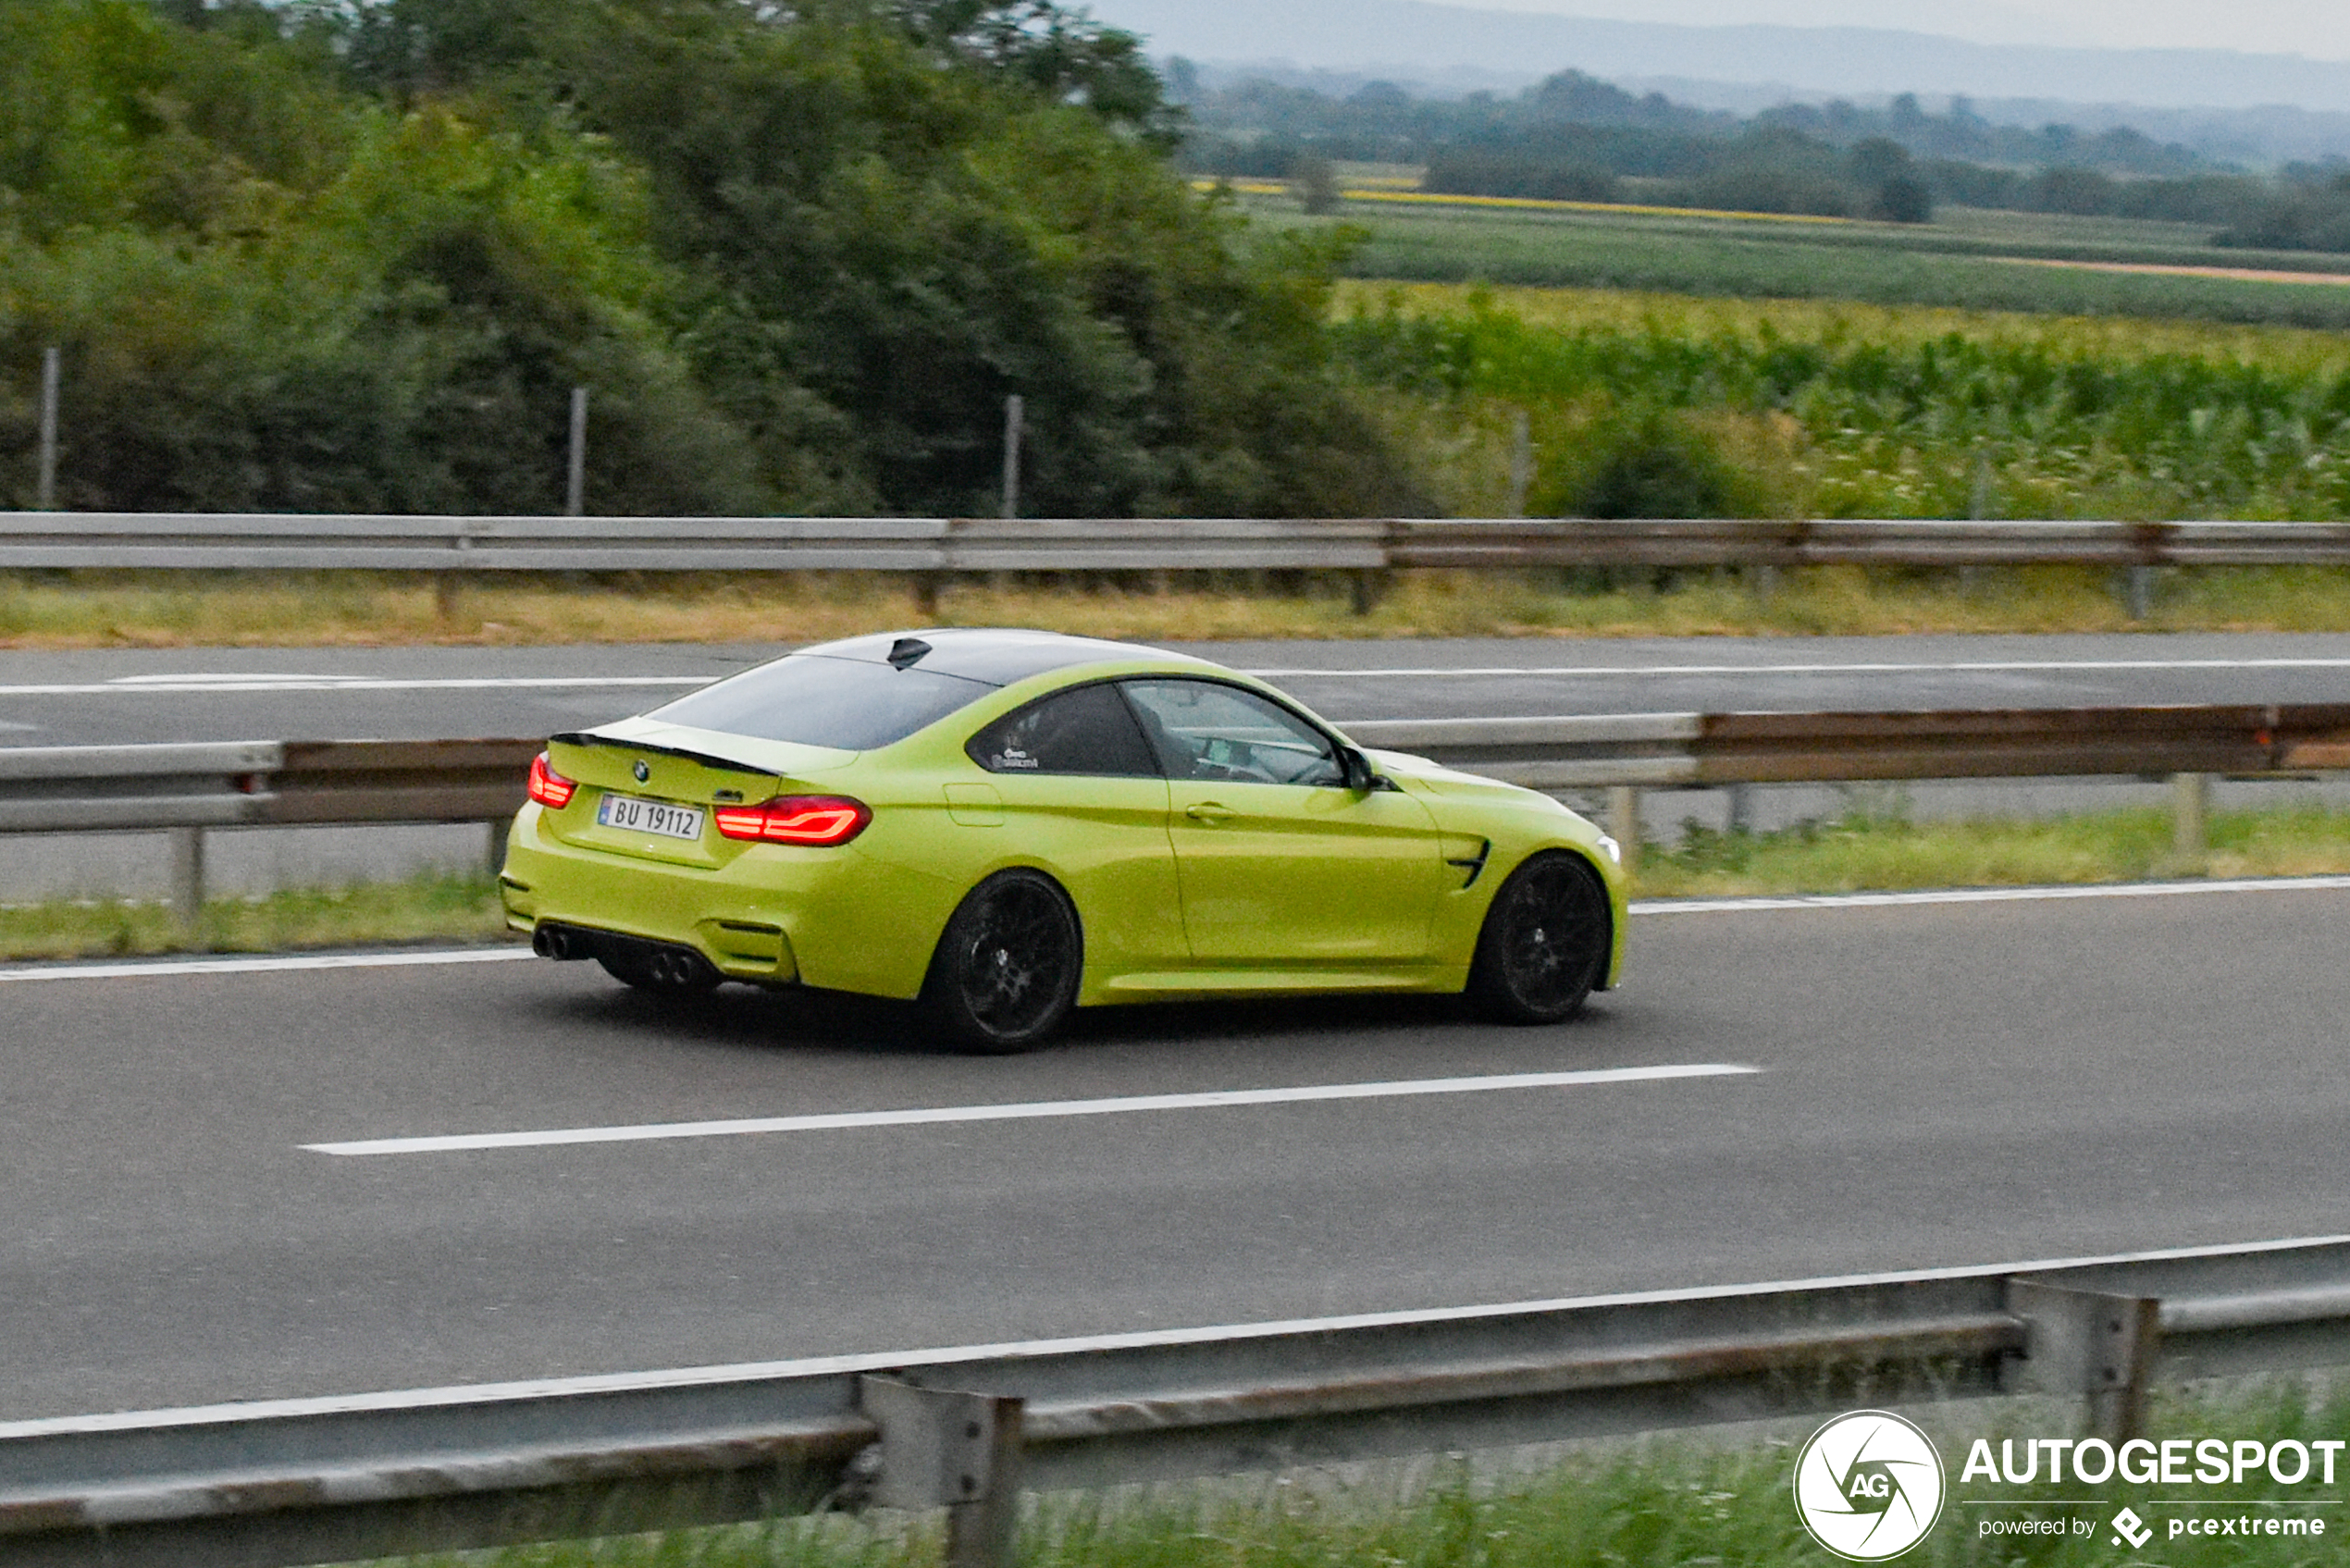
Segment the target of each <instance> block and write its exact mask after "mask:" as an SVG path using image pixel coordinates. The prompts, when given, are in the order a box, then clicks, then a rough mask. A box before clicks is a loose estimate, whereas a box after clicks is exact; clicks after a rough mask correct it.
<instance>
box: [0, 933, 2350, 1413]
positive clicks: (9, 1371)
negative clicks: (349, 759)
mask: <svg viewBox="0 0 2350 1568" xmlns="http://www.w3.org/2000/svg"><path fill="white" fill-rule="evenodd" d="M2345 913H2350V892H2342V891H2333V892H2316V891H2295V892H2287V893H2274V892H2270V893H2258V894H2217V893H2206V894H2196V895H2185V896H2171V897H2139V898H2096V899H2078V900H2067V901H2062V902H2032V901H2016V902H1998V903H1977V904H1968V905H1940V906H1905V907H1867V908H1855V907H1840V908H1821V909H1804V910H1775V911H1770V912H1734V913H1712V914H1674V915H1645V916H1642V917H1640V918H1639V920H1638V921H1637V923H1636V926H1635V930H1634V932H1633V936H1634V946H1633V965H1634V969H1633V974H1632V980H1631V983H1630V985H1629V987H1628V988H1627V989H1626V990H1625V991H1623V992H1621V993H1619V994H1614V995H1613V996H1610V997H1606V998H1603V999H1602V1000H1601V1001H1600V1002H1598V1003H1597V1004H1596V1005H1595V1006H1594V1008H1593V1009H1592V1011H1591V1013H1590V1014H1589V1016H1588V1017H1587V1019H1584V1020H1583V1021H1581V1022H1579V1023H1577V1024H1575V1025H1573V1026H1570V1027H1567V1028H1565V1029H1561V1030H1537V1031H1521V1030H1507V1029H1495V1028H1488V1027H1484V1026H1481V1025H1477V1024H1473V1023H1470V1022H1467V1021H1465V1020H1464V1019H1462V1018H1461V1017H1459V1016H1458V1015H1457V1014H1456V1013H1455V1012H1454V1011H1453V1009H1452V1008H1451V1007H1450V1006H1446V1005H1442V1004H1439V1003H1434V1002H1428V1003H1421V1002H1412V1003H1404V1004H1398V1003H1395V1002H1392V1001H1366V1002H1358V1003H1348V1004H1327V1003H1323V1004H1292V1005H1271V1006H1245V1007H1242V1006H1232V1007H1220V1006H1219V1007H1181V1008H1174V1007H1169V1008H1156V1009H1134V1010H1127V1011H1120V1012H1116V1013H1106V1014H1100V1015H1088V1016H1086V1018H1085V1019H1084V1022H1083V1026H1082V1028H1081V1029H1080V1030H1079V1031H1078V1032H1077V1034H1076V1035H1075V1037H1074V1038H1072V1039H1070V1041H1068V1042H1067V1043H1064V1044H1062V1045H1059V1046H1058V1047H1057V1048H1054V1049H1051V1050H1047V1051H1045V1052H1042V1053H1039V1054H1037V1055H1033V1056H1023V1057H1015V1058H1009V1059H1003V1060H984V1059H981V1060H974V1059H969V1058H964V1057H959V1056H950V1055H944V1054H940V1053H937V1052H934V1051H933V1050H931V1049H928V1048H926V1047H924V1046H923V1045H921V1044H920V1043H918V1042H916V1041H915V1040H914V1039H913V1038H912V1037H911V1035H910V1033H909V1025H908V1020H907V1019H906V1018H905V1017H904V1015H902V1014H901V1013H900V1012H898V1011H897V1010H896V1009H893V1008H887V1007H882V1006H868V1005H861V1004H860V1005H851V1004H848V1003H846V1002H841V1001H826V1000H823V999H816V998H806V997H790V996H785V997H767V996H761V995H756V994H750V993H748V992H737V991H733V990H730V991H728V992H726V993H723V994H720V995H719V996H718V997H716V998H714V999H712V1000H711V1002H709V1003H708V1004H705V1005H703V1006H699V1007H698V1008H696V1009H693V1010H689V1011H686V1012H683V1013H664V1012H662V1011H661V1010H659V1009H658V1008H657V1007H656V1006H653V1005H650V1004H648V1003H647V1002H645V1001H643V1000H641V999H639V998H637V997H635V996H633V995H632V994H627V993H625V992H623V991H622V990H620V989H619V988H618V987H616V986H614V985H612V984H611V983H610V982H607V981H605V980H604V979H603V978H602V976H601V975H600V973H599V972H597V971H595V970H594V969H590V968H588V967H586V966H557V965H552V964H546V963H540V962H538V961H535V960H524V961H519V962H494V963H474V964H466V965H451V966H446V967H414V968H406V969H340V970H323V971H321V970H302V971H293V972H282V971H280V972H266V973H252V972H247V973H229V974H210V975H202V974H189V973H175V974H168V975H163V976H154V977H145V978H114V979H88V978H85V979H75V980H47V981H28V980H23V979H17V978H0V1051H5V1061H6V1074H5V1078H4V1079H0V1082H4V1083H5V1089H4V1090H0V1206H4V1207H5V1212H6V1214H7V1216H9V1220H10V1224H9V1225H8V1226H7V1227H6V1229H5V1230H4V1231H0V1347H5V1348H6V1357H5V1363H4V1364H5V1371H0V1418H10V1417H27V1416H36V1415H43V1414H77V1413H82V1412H90V1411H98V1410H107V1409H122V1408H142V1407H155V1406H163V1405H175V1404H184V1403H191V1402H199V1401H216V1400H222V1399H231V1398H238V1399H251V1398H265V1397H272V1396H282V1395H301V1394H321V1393H331V1392H336V1391H353V1390H365V1389H387V1388H402V1387H414V1386H427V1385H439V1384H449V1383H459V1382H468V1381H482V1380H492V1379H503V1378H516V1377H532V1376H541V1375H547V1376H553V1375H564V1374H576V1373H590V1372H620V1371H635V1370H648V1369H654V1368H662V1367H674V1366H685V1365H696V1364H720V1363H733V1362H741V1361H750V1360H762V1359H769V1358H780V1357H788V1356H799V1355H808V1354H820V1353H825V1352H847V1351H870V1350H915V1349H921V1348H925V1347H931V1346H939V1345H948V1344H957V1343H971V1342H979V1341H996V1340H1012V1339H1021V1338H1028V1337H1035V1336H1051V1335H1063V1334H1078V1333H1087V1332H1097V1331H1112V1330H1122V1329H1132V1328H1143V1327H1174V1326H1202V1325H1212V1324H1218V1323H1230V1322H1242V1321H1255V1320H1263V1319H1268V1318H1277V1317H1292V1316H1304V1315H1321V1314H1330V1313H1342V1312H1351V1311H1373V1310H1385V1309H1402V1308H1411V1307H1419V1306H1440V1305H1457V1304H1467V1303H1486V1302H1505V1301H1512V1300H1524V1299H1534V1298H1547V1297H1556V1296H1562V1295H1570V1294H1577V1293H1582V1292H1589V1291H1599V1290H1613V1289H1639V1288H1661V1287H1672V1286H1706V1285H1723V1284H1730V1283H1738V1282H1747V1281H1760V1280H1769V1279H1787V1278H1808V1277H1817V1276H1824V1275H1835V1274H1841V1273H1846V1272H1850V1271H1861V1270H1876V1269H1907V1268H1916V1267H1925V1266H1942V1265H1966V1264H1996V1263H2002V1262H2010V1261H2021V1260H2027V1259H2035V1258H2050V1257H2062V1256H2073V1255H2083V1254H2094V1253H2111V1252H2119V1251H2127V1250H2132V1249H2138V1248H2151V1247H2159V1246H2185V1245H2195V1244H2214V1245H2216V1244H2224V1243H2239V1242H2249V1241H2261V1240H2267V1239H2272V1238H2280V1237H2289V1236H2295V1235H2317V1234H2329V1233H2333V1232H2338V1231H2340V1230H2343V1229H2344V1228H2345V1226H2344V1213H2345V1200H2350V1166H2345V1164H2344V1161H2343V1158H2342V1154H2341V1149H2342V1135H2343V1130H2344V1127H2345V1126H2350V1054H2346V1053H2345V1049H2344V1029H2343V1022H2342V1020H2343V1019H2345V1018H2350V920H2345V919H2344V915H2345ZM1708 1064H1725V1065H1733V1066H1745V1067H1751V1068H1758V1069H1760V1070H1759V1071H1757V1072H1754V1073H1752V1074H1750V1075H1740V1076H1714V1077H1691V1078H1680V1079H1666V1080H1656V1081H1633V1082H1612V1083H1577V1084H1570V1085H1565V1086H1558V1087H1546V1088H1540V1089H1508V1090H1500V1091H1492V1092H1484V1093H1458V1092H1448V1093H1428V1094H1418V1095H1413V1096H1408V1097H1377V1098H1361V1099H1350V1100H1338V1101H1326V1102H1314V1103H1302V1104H1275V1105H1247V1106H1222V1107H1199V1106H1181V1107H1175V1108H1166V1109H1157V1110H1148V1111H1135V1112H1130V1113H1125V1114H1111V1115H1094V1116H1085V1117H1067V1116H1057V1115H1038V1116H1033V1117H1025V1118H1022V1119H1012V1120H988V1121H958V1122H947V1123H939V1124H921V1123H915V1124H905V1123H896V1124H890V1125H882V1126H872V1127H863V1128H835V1129H829V1130H802V1131H790V1132H769V1133H763V1134H756V1135H743V1136H702V1137H691V1138H673V1139H664V1140H660V1141H651V1142H605V1143H584V1144H583V1143H565V1144H558V1145H556V1146H551V1147H526V1148H498V1149H488V1150H474V1151H470V1152H433V1153H414V1154H381V1155H374V1156H343V1155H337V1154H324V1153H318V1152H313V1151H311V1150H307V1149H305V1148H304V1147H303V1145H305V1144H312V1143H317V1142H336V1141H347V1140H367V1139H385V1138H402V1137H409V1136H418V1135H434V1134H448V1133H472V1132H513V1131H529V1130H563V1129H579V1128H598V1127H608V1126H636V1125H640V1124H647V1123H669V1122H681V1121H700V1120H706V1119H723V1118H729V1117H774V1116H795V1115H810V1114H821V1113H828V1112H844V1111H868V1110H894V1109H906V1108H915V1107H942V1106H969V1105H1003V1104H1008V1103H1026V1102H1049V1101H1063V1100H1069V1099H1075V1098H1083V1097H1094V1096H1132V1095H1145V1094H1150V1095H1156V1094H1180V1093H1189V1092H1205V1091H1218V1090H1231V1089H1255V1088H1268V1087H1283V1086H1299V1085H1327V1084H1378V1083H1385V1082H1391V1081H1394V1080H1427V1079H1435V1078H1444V1077H1453V1076H1481V1075H1494V1074H1515V1073H1526V1072H1549V1071H1557V1070H1561V1069H1579V1068H1645V1067H1654V1066H1660V1065H1667V1066H1671V1065H1677V1066H1704V1065H1708Z"/></svg>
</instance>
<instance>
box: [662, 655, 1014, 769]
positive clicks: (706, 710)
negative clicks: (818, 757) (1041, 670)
mask: <svg viewBox="0 0 2350 1568" xmlns="http://www.w3.org/2000/svg"><path fill="white" fill-rule="evenodd" d="M995 689H996V688H995V687H994V686H992V685H988V684H987V683H986V682H984V681H967V680H964V679H962V678H961V677H960V676H958V675H940V674H934V673H930V672H928V671H926V670H922V669H921V668H919V667H917V668H915V669H911V670H894V669H892V668H890V667H889V666H888V665H886V664H874V663H870V662H868V661H865V660H861V659H827V658H825V657H823V655H821V654H819V655H808V654H794V655H793V656H792V657H790V658H788V659H779V660H777V661H775V662H774V663H773V664H762V665H761V666H760V667H759V668H758V669H756V670H746V671H744V672H743V673H741V674H739V675H736V676H735V677H733V678H732V679H731V680H724V681H721V682H719V683H718V684H717V685H714V686H706V687H704V688H703V689H702V690H700V691H698V692H696V693H694V694H693V695H692V696H691V697H683V698H678V699H677V700H676V701H674V702H673V703H671V704H670V705H669V706H668V707H666V708H656V709H654V710H653V711H652V712H651V713H650V714H649V715H648V717H649V718H654V719H659V720H661V721H662V722H665V723H671V724H686V725H689V726H691V727H692V728H694V729H698V730H718V731H722V732H724V734H727V735H753V736H756V737H757V738H759V739H761V740H788V741H797V742H798V743H799V744H800V745H802V746H830V747H838V748H839V749H841V750H843V751H872V750H873V749H874V748H876V747H884V746H889V745H892V744H894V743H895V742H897V741H901V740H904V739H905V738H906V737H907V736H908V735H912V734H913V733H914V732H915V731H916V730H919V729H921V728H922V727H924V726H925V725H928V724H934V723H936V722H938V721H939V720H941V719H944V718H945V717H946V715H947V714H949V713H952V712H954V711H955V710H957V709H959V708H964V707H968V706H969V705H970V704H971V703H974V702H977V701H978V700H979V699H980V698H983V697H985V696H986V695H987V694H988V693H989V692H991V691H994V690H995Z"/></svg>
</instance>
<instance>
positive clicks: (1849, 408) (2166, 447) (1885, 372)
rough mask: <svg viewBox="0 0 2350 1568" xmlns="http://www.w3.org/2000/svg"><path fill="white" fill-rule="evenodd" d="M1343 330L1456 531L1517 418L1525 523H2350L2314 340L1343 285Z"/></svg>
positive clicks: (2344, 435)
mask: <svg viewBox="0 0 2350 1568" xmlns="http://www.w3.org/2000/svg"><path fill="white" fill-rule="evenodd" d="M2018 270H2019V271H2021V270H2022V269H2018ZM2080 276H2084V277H2087V276H2096V275H2088V274H2083V275H2080ZM2128 281H2141V279H2128ZM2154 281H2162V282H2169V281H2187V280H2176V279H2156V280H2154ZM2194 281H2200V280H2194ZM2344 302H2345V303H2346V304H2350V290H2344ZM1342 311H1343V312H1344V315H1342V320H1341V322H1340V325H1339V334H1340V340H1341V343H1342V350H1343V352H1345V353H1346V354H1347V356H1348V357H1349V359H1350V361H1351V363H1352V364H1354V366H1355V368H1356V370H1357V372H1358V374H1360V375H1361V376H1362V377H1364V378H1365V379H1366V380H1367V382H1369V383H1370V384H1372V385H1374V386H1376V387H1379V388H1382V389H1385V399H1386V403H1385V406H1386V408H1387V412H1388V415H1389V417H1390V418H1391V420H1392V421H1393V422H1394V424H1395V425H1396V426H1397V427H1398V428H1399V429H1401V430H1403V431H1404V432H1405V434H1406V438H1408V439H1410V440H1412V441H1414V442H1416V445H1417V447H1418V449H1419V450H1420V451H1421V452H1422V453H1423V454H1424V456H1423V459H1422V461H1423V464H1424V466H1425V467H1427V468H1428V469H1429V471H1431V472H1433V473H1435V474H1437V475H1439V479H1438V484H1437V488H1438V492H1439V495H1440V497H1441V500H1443V502H1444V503H1445V505H1446V506H1447V508H1448V509H1449V510H1451V511H1453V512H1455V513H1458V514H1464V515H1492V514H1495V508H1496V507H1498V506H1506V505H1507V504H1508V497H1507V496H1506V490H1507V488H1508V477H1507V475H1508V470H1509V466H1510V455H1509V451H1508V447H1509V438H1508V436H1507V435H1506V426H1507V425H1508V423H1509V421H1510V419H1511V418H1512V417H1514V415H1515V412H1516V411H1521V410H1522V411H1524V413H1525V414H1526V415H1527V418H1528V420H1529V423H1530V426H1531V433H1532V436H1533V440H1534V451H1533V457H1534V460H1535V462H1534V472H1533V475H1532V483H1531V485H1530V486H1529V488H1528V491H1527V509H1528V511H1529V512H1532V513H1533V514H1535V515H1552V516H1556V515H1594V516H1667V515H1707V516H1790V517H1802V516H1815V517H1965V516H1970V515H1979V516H1987V517H2001V516H2006V517H2059V518H2060V517H2121V518H2149V519H2156V518H2183V517H2203V518H2224V517H2240V518H2262V519H2301V520H2331V519H2336V518H2341V517H2344V516H2350V343H2345V342H2344V340H2342V339H2340V338H2339V337H2336V336H2334V335H2332V334H2330V333H2319V332H2310V331H2306V330H2302V331H2296V330H2287V329H2282V328H2277V327H2223V326H2220V325H2217V324H2208V323H2193V322H2175V321H2164V322H2142V321H2135V320H2124V319H2117V318H2115V317H2112V316H2090V317H2083V318H2050V317H2047V316H2042V315H2025V314H2022V313H1981V312H1963V311H1958V310H1953V309H1950V308H1948V307H1932V308H1920V307H1907V308H1888V307H1869V306H1864V305H1851V304H1836V305H1831V304H1825V303H1820V302H1782V301H1767V302H1766V301H1739V302H1716V301H1709V300H1705V299H1695V298H1688V297H1664V296H1659V295H1654V294H1638V293H1626V292H1611V291H1600V290H1523V289H1520V290H1498V291H1497V290H1482V289H1477V288H1462V287H1454V288H1439V287H1427V286H1423V287H1416V288H1406V287H1391V288H1387V289H1380V288H1378V287H1377V286H1373V285H1363V284H1357V285H1355V286H1354V288H1353V289H1352V290H1350V291H1349V292H1348V293H1347V294H1346V296H1345V297H1344V300H1343V302H1342Z"/></svg>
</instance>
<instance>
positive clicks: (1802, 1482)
mask: <svg viewBox="0 0 2350 1568" xmlns="http://www.w3.org/2000/svg"><path fill="white" fill-rule="evenodd" d="M1943 1485H1944V1483H1943V1478H1942V1456H1941V1455H1940V1454H1939V1453H1936V1451H1935V1449H1934V1440H1933V1439H1932V1438H1928V1437H1927V1436H1926V1435H1925V1434H1924V1433H1923V1432H1921V1431H1919V1430H1918V1429H1917V1427H1915V1426H1911V1424H1910V1423H1909V1422H1907V1421H1904V1420H1902V1419H1901V1417H1899V1416H1898V1415H1895V1414H1890V1413H1889V1412H1886V1411H1882V1410H1858V1411H1854V1412H1853V1413H1852V1414H1849V1415H1839V1416H1837V1418H1836V1419H1835V1420H1833V1421H1831V1422H1829V1423H1828V1424H1827V1425H1826V1426H1823V1427H1821V1428H1820V1429H1819V1430H1818V1431H1816V1432H1814V1433H1812V1440H1811V1441H1810V1442H1808V1443H1805V1444H1804V1445H1803V1451H1802V1452H1801V1453H1800V1454H1798V1455H1797V1456H1796V1460H1795V1512H1797V1514H1798V1515H1799V1516H1800V1517H1801V1519H1802V1520H1803V1527H1804V1528H1805V1529H1806V1530H1809V1531H1810V1532H1811V1533H1812V1539H1813V1540H1815V1541H1817V1542H1819V1543H1820V1545H1822V1546H1824V1547H1825V1548H1826V1549H1828V1550H1830V1551H1832V1552H1834V1553H1835V1554H1836V1555H1837V1556H1838V1557H1841V1558H1844V1559H1846V1560H1847V1561H1849V1562H1884V1561H1885V1560H1886V1559H1887V1558H1889V1557H1899V1556H1900V1555H1901V1554H1902V1553H1903V1552H1905V1551H1907V1550H1909V1549H1911V1547H1913V1546H1915V1545H1917V1544H1918V1542H1920V1541H1922V1540H1923V1539H1925V1537H1926V1532H1927V1531H1929V1530H1931V1529H1933V1528H1934V1524H1935V1521H1936V1520H1937V1519H1939V1518H1941V1517H1942V1503H1943V1498H1944V1491H1943Z"/></svg>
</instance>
